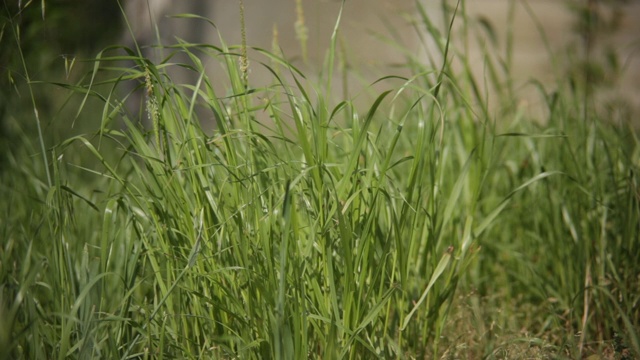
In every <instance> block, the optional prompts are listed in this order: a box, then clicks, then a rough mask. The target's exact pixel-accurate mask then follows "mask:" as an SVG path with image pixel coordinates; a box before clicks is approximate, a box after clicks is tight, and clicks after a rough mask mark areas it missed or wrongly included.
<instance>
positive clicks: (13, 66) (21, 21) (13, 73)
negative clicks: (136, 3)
mask: <svg viewBox="0 0 640 360" xmlns="http://www.w3.org/2000/svg"><path fill="white" fill-rule="evenodd" d="M121 18H122V16H121V14H120V8H119V6H118V2H117V1H113V0H91V1H88V0H46V1H45V0H43V1H37V2H36V1H28V0H25V1H22V0H4V1H3V2H2V3H1V4H0V72H1V73H0V153H2V154H3V155H0V168H2V165H3V162H4V160H5V153H6V151H5V150H9V149H15V148H16V147H17V146H19V144H17V143H16V141H15V140H14V138H15V137H14V135H13V134H15V133H16V130H17V129H16V128H20V129H21V131H24V132H26V133H34V131H35V123H34V122H33V121H31V120H30V119H31V118H32V117H33V106H32V97H34V98H35V99H36V100H37V103H38V111H39V113H40V115H45V114H47V113H50V112H51V111H53V110H54V109H53V108H55V106H53V105H49V103H50V102H51V96H50V95H51V88H50V87H47V86H35V87H32V88H31V89H29V81H34V80H45V81H56V80H58V81H59V80H60V79H61V78H64V77H68V75H69V70H70V69H71V65H74V66H76V67H81V66H82V65H81V64H80V63H81V62H80V61H77V60H76V59H83V58H92V57H94V55H95V53H96V51H98V50H99V49H101V48H103V47H104V46H105V45H107V44H108V43H109V42H112V41H117V39H118V37H119V36H120V34H121V28H122V26H121ZM32 92H33V93H32Z"/></svg>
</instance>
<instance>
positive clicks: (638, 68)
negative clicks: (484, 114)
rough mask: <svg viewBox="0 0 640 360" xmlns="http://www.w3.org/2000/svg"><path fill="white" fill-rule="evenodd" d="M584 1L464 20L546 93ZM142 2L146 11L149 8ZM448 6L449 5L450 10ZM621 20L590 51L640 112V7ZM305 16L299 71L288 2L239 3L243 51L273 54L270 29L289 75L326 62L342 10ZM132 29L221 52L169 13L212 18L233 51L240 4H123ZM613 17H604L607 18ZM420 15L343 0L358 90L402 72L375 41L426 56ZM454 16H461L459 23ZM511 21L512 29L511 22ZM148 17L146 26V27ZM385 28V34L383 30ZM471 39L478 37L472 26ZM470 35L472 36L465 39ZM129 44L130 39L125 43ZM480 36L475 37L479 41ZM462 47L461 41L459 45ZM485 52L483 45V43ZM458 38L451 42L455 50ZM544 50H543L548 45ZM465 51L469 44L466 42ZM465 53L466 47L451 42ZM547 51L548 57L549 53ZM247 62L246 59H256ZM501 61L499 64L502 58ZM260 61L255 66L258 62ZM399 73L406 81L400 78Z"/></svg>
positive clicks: (435, 4) (485, 10) (386, 3)
mask: <svg viewBox="0 0 640 360" xmlns="http://www.w3.org/2000/svg"><path fill="white" fill-rule="evenodd" d="M586 1H587V0H569V1H560V0H557V1H556V0H529V1H527V2H524V1H515V2H514V3H513V4H514V7H513V8H512V10H513V11H512V13H509V4H510V3H511V1H509V0H467V1H466V8H467V14H466V15H467V16H468V18H469V19H472V20H473V21H475V20H479V19H484V20H486V21H487V22H488V23H490V24H491V26H492V27H493V30H494V32H495V34H496V37H497V41H498V44H499V46H498V49H499V50H498V51H495V53H496V54H495V55H496V56H497V57H500V56H503V54H502V52H503V51H504V49H505V41H506V37H507V36H506V34H507V33H508V32H511V33H512V34H513V37H514V41H513V44H514V47H513V50H514V54H513V76H514V78H515V80H516V83H517V84H519V85H522V84H524V83H525V82H526V81H527V80H529V79H536V80H539V81H541V82H542V83H543V84H545V85H548V86H549V87H550V88H551V87H553V81H554V79H556V78H557V75H558V71H560V72H563V71H571V69H567V68H565V67H563V66H565V65H566V64H563V63H562V62H563V60H566V59H567V58H568V57H570V56H572V55H571V52H570V51H569V52H567V46H568V45H569V44H574V50H573V52H574V53H575V54H574V55H575V56H576V57H579V56H581V55H580V54H579V52H580V51H582V50H580V46H579V44H580V38H579V35H578V33H577V32H576V31H575V30H576V19H577V17H576V12H572V11H570V8H571V6H570V5H571V4H573V5H574V6H578V7H579V6H581V5H583V4H586V3H587V2H586ZM614 1H616V0H602V1H599V2H593V3H594V4H595V3H598V4H600V6H601V8H603V9H604V8H607V9H608V8H613V7H611V6H609V7H607V6H604V5H606V4H610V3H612V2H614ZM147 3H148V4H149V6H150V9H147V8H146V6H147ZM422 3H423V4H424V5H425V8H426V10H427V13H428V14H429V16H431V17H432V18H433V19H435V20H436V23H437V25H440V26H442V25H444V20H443V19H442V14H441V11H440V10H441V8H440V6H441V1H440V0H422ZM450 3H451V4H452V5H453V4H455V1H450ZM618 3H619V6H618V7H616V8H617V9H620V10H621V12H620V13H617V14H609V13H607V12H606V11H603V13H604V14H605V15H607V16H609V17H610V18H611V16H617V18H616V19H614V20H613V22H614V23H616V24H617V25H618V28H617V29H614V30H615V31H611V33H610V34H608V35H606V36H601V37H599V38H598V39H596V44H597V49H594V54H595V53H597V51H596V50H598V49H600V50H602V49H604V48H605V47H611V48H613V49H615V50H616V51H617V52H618V54H619V56H620V57H619V63H620V66H622V67H623V69H622V70H625V71H626V73H625V74H624V76H621V77H620V78H619V79H618V80H619V82H618V83H616V86H614V87H613V89H612V91H613V92H615V93H616V94H621V95H623V96H625V97H627V98H629V99H630V102H632V103H633V104H635V106H640V97H639V96H637V95H635V94H638V93H640V43H639V41H640V40H639V39H640V35H638V34H640V22H638V21H637V19H638V18H639V17H640V2H639V1H624V2H623V1H618ZM302 4H303V8H304V21H305V25H306V27H307V29H308V43H307V47H308V56H309V62H308V63H306V64H305V63H303V61H302V49H301V46H300V42H299V40H298V39H297V38H296V31H295V25H296V21H297V20H298V17H297V15H296V1H295V0H268V1H267V0H245V1H244V7H245V16H246V28H247V42H248V44H249V45H250V46H256V47H261V48H265V49H268V50H270V49H271V48H272V41H273V29H274V26H276V27H277V31H278V44H279V46H280V47H281V48H282V50H283V52H284V55H285V57H286V58H287V59H289V60H291V61H292V63H293V64H294V65H296V66H301V67H303V68H304V67H307V68H309V69H312V71H311V73H313V69H316V70H317V69H319V68H320V64H321V63H322V61H323V58H324V55H325V51H326V49H327V47H328V44H329V38H330V36H331V33H332V31H333V26H334V24H335V20H336V18H337V15H338V12H339V10H340V4H341V2H340V1H337V0H302ZM127 12H128V13H129V21H130V23H131V24H132V25H133V28H134V33H135V35H136V37H137V38H138V39H139V41H140V42H142V43H147V44H151V43H154V42H155V35H154V32H153V30H152V26H151V24H153V23H154V22H156V23H157V25H158V30H159V32H160V35H161V38H162V39H161V41H162V42H163V43H165V44H170V43H173V42H174V41H175V40H174V39H175V37H179V38H181V39H184V40H186V41H189V42H197V43H210V44H219V40H218V34H217V33H216V30H215V29H213V28H211V27H210V26H209V25H208V24H206V23H205V22H203V21H196V20H187V19H174V18H169V17H167V16H166V15H168V14H177V13H194V14H198V15H201V16H204V17H207V18H210V19H211V20H212V21H213V22H214V23H215V24H216V26H217V29H218V31H219V32H220V34H221V36H222V38H223V39H224V40H225V41H226V42H227V43H228V44H239V43H240V41H241V37H240V28H241V27H240V15H239V6H238V1H235V0H222V1H208V2H205V1H200V0H182V1H170V0H148V1H134V0H130V1H129V2H127ZM609 12H610V11H609ZM416 15H417V11H416V8H415V2H414V0H348V1H346V5H345V8H344V12H343V18H342V23H341V33H340V34H341V39H342V40H344V44H345V49H346V54H347V60H348V63H349V64H350V66H351V67H352V68H353V69H357V70H358V72H359V73H360V75H362V76H360V77H354V78H353V79H360V80H361V82H362V84H361V85H362V86H364V85H365V84H366V82H367V81H372V80H375V79H376V78H377V77H379V76H382V75H388V74H390V73H391V74H397V73H402V71H401V70H399V69H398V68H397V67H394V66H393V65H394V64H398V63H402V62H403V61H404V60H403V59H404V57H403V54H402V53H401V51H399V50H397V49H394V47H393V46H392V45H390V44H389V43H388V42H385V41H383V40H381V39H380V38H381V37H391V33H394V34H396V35H399V37H400V38H401V40H402V43H403V44H404V45H405V46H407V47H408V48H409V49H410V51H414V52H415V53H420V52H424V47H423V46H421V45H419V38H418V36H417V35H416V33H415V30H414V29H413V28H412V26H411V24H410V23H409V19H410V18H411V17H415V16H416ZM461 15H462V14H460V15H459V16H461ZM511 16H512V19H513V21H510V17H511ZM151 18H153V21H151V20H150V19H151ZM389 29H391V30H389ZM540 29H543V30H544V32H545V36H546V39H545V38H544V37H543V36H541V34H540ZM472 31H473V32H477V33H479V32H480V30H479V27H475V28H474V29H473V30H472ZM473 35H474V34H473V33H472V36H473ZM126 36H128V35H126ZM481 37H482V36H481ZM458 39H459V38H458ZM485 40H486V42H485V44H484V46H489V45H488V44H489V41H488V40H487V39H486V37H485ZM455 41H456V38H455V37H454V42H455ZM545 41H548V43H545ZM470 43H471V42H470ZM455 45H456V46H459V47H462V46H464V45H465V44H462V43H460V42H458V43H455ZM482 46H483V45H482V44H481V45H477V44H475V45H474V44H473V43H471V45H470V47H469V49H470V54H471V63H472V64H473V67H474V71H475V72H476V74H478V76H479V77H480V78H482V77H483V73H484V71H485V68H484V66H483V63H484V59H483V50H484V49H483V47H482ZM547 46H548V48H547ZM547 49H550V50H551V51H552V53H553V54H554V56H555V57H556V60H557V61H558V63H556V64H555V65H554V64H553V63H552V62H551V60H550V58H549V54H548V51H547ZM256 56H257V55H256V54H252V57H254V58H255V57H256ZM503 57H504V56H503ZM257 60H258V61H259V60H260V59H259V58H257ZM256 63H257V61H254V62H253V63H252V71H253V72H252V74H251V75H250V76H251V77H252V81H253V83H254V85H256V84H257V85H261V84H263V82H264V81H266V80H265V79H266V76H265V77H263V75H260V69H259V65H257V64H256ZM212 67H213V68H214V69H212V70H211V71H212V72H211V73H212V74H214V75H213V76H214V77H216V76H223V75H220V74H219V73H216V71H218V66H217V65H215V64H214V65H212ZM405 74H406V73H405ZM516 89H517V90H518V92H519V93H518V94H519V95H521V96H523V97H524V98H525V99H528V100H527V101H526V102H525V103H524V104H525V105H526V106H531V107H536V106H540V101H541V100H540V98H539V96H537V95H536V94H535V91H534V90H533V89H531V88H530V87H522V86H519V87H516Z"/></svg>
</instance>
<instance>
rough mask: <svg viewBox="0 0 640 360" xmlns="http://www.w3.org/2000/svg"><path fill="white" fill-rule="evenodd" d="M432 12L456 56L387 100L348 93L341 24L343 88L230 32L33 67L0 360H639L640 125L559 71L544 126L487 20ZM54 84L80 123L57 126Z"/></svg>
mask: <svg viewBox="0 0 640 360" xmlns="http://www.w3.org/2000/svg"><path fill="white" fill-rule="evenodd" d="M454 5H455V4H454ZM419 9H420V10H422V11H418V12H417V18H416V25H415V26H416V30H417V31H419V32H420V33H421V34H423V36H424V37H425V40H424V41H425V43H427V42H430V41H431V40H433V43H434V44H436V45H435V49H434V52H432V53H431V56H430V57H428V58H426V59H425V58H419V57H417V56H416V55H415V54H416V53H417V51H413V50H409V51H407V62H406V66H405V68H404V69H403V71H405V72H406V71H408V72H409V73H410V74H411V76H409V77H406V76H392V75H393V74H384V76H381V78H380V80H379V81H377V82H376V84H375V88H376V89H378V88H383V89H386V90H381V91H380V92H378V93H373V95H372V97H371V100H370V101H369V102H368V105H367V106H365V107H359V106H357V105H356V104H355V102H354V100H353V98H351V97H349V96H350V95H349V94H347V97H345V98H342V95H343V93H342V91H341V90H335V89H336V88H339V87H340V86H339V85H337V84H335V83H334V84H332V82H335V81H337V80H335V79H336V78H338V77H339V74H340V73H341V72H342V71H343V70H344V69H343V68H341V66H340V62H338V61H337V60H336V59H337V58H339V56H340V52H339V47H338V46H336V42H337V39H338V36H337V32H336V33H334V36H333V37H332V46H331V48H330V49H328V51H327V61H326V65H325V66H324V68H323V71H322V75H321V76H320V80H318V81H316V80H308V79H307V78H311V77H308V76H306V75H305V74H303V73H301V72H299V71H298V70H297V69H296V68H295V67H293V66H292V65H291V64H290V63H289V62H287V61H286V60H285V59H283V58H282V57H281V56H280V55H278V54H276V53H270V52H267V51H265V50H260V52H261V54H262V55H263V56H264V58H265V59H266V61H264V63H262V64H261V63H259V62H257V61H251V62H248V63H247V61H246V58H245V54H246V48H244V47H243V46H242V45H239V46H229V47H227V46H226V45H224V43H223V45H222V46H220V47H216V46H207V45H195V44H188V43H176V44H171V45H169V44H167V45H166V46H165V48H164V49H162V51H163V52H164V53H165V55H166V57H165V58H164V60H163V61H160V62H153V61H151V60H149V59H146V58H144V57H142V56H141V55H140V52H139V50H136V49H122V48H120V47H112V48H108V49H106V50H104V51H102V52H100V53H99V55H98V56H97V57H96V58H95V59H94V60H93V61H89V62H88V63H85V64H84V66H85V68H86V69H87V73H86V75H85V76H82V77H81V78H80V79H78V80H77V82H71V83H64V84H62V83H60V84H53V83H48V84H42V83H39V82H38V81H37V80H38V79H35V78H32V77H30V76H29V73H30V69H29V68H28V66H26V65H25V66H24V67H23V69H21V71H22V75H23V77H22V79H24V81H23V83H21V85H20V86H22V87H21V89H22V92H21V94H22V96H23V97H25V98H26V99H27V100H28V102H29V103H30V104H31V108H28V109H27V110H28V111H27V110H25V111H23V112H19V113H15V114H11V113H9V114H6V115H5V118H4V119H3V121H4V122H5V125H6V127H7V128H10V129H11V131H12V134H14V136H17V137H18V138H19V144H20V146H11V147H9V146H5V149H4V152H5V155H4V158H3V159H4V160H3V165H2V170H1V172H0V177H1V178H2V182H1V183H0V197H1V198H2V199H3V200H2V201H1V202H0V238H1V239H2V241H1V246H0V319H1V320H0V358H5V359H14V358H16V359H17V358H27V359H45V358H59V359H62V358H79V359H87V358H107V359H109V358H122V359H125V358H144V359H146V358H214V359H232V358H239V359H259V358H264V359H304V358H312V359H321V358H322V359H341V358H347V359H373V358H404V359H423V358H445V359H467V358H468V359H480V358H488V359H492V358H499V359H525V358H527V359H530V358H569V359H579V358H588V359H591V360H595V359H633V358H637V357H639V356H640V340H639V335H640V304H639V302H640V292H639V291H638V289H640V242H639V240H638V239H639V232H640V185H639V181H640V179H639V178H638V177H639V176H640V173H639V171H640V148H639V147H638V133H637V132H636V131H635V130H634V126H633V125H634V124H633V123H632V122H631V119H633V118H634V117H633V116H636V118H635V119H636V120H637V114H635V115H633V114H630V113H625V112H624V111H617V110H620V108H616V107H612V106H611V105H609V103H604V102H600V101H599V99H600V98H599V97H598V96H597V95H598V88H597V87H595V86H592V84H591V83H590V81H589V76H588V75H585V76H583V77H580V76H576V75H575V72H573V73H567V72H561V71H559V73H560V74H564V75H559V76H558V79H557V82H556V83H555V84H552V85H548V84H540V83H535V82H532V83H530V84H528V85H527V86H533V87H536V88H537V89H539V96H540V99H541V102H542V104H543V106H542V107H543V112H542V113H544V114H546V117H545V118H543V119H540V118H532V117H531V116H530V114H527V113H526V112H524V111H523V110H522V108H521V107H519V106H518V104H519V101H520V99H518V98H517V96H516V91H515V90H514V84H513V83H512V82H511V81H510V80H511V74H510V70H509V69H510V65H509V61H508V55H507V56H505V57H504V58H502V61H493V60H491V59H495V58H500V56H499V54H498V55H496V54H495V53H492V56H487V59H488V60H487V65H486V66H485V69H486V73H485V74H475V73H472V72H471V70H470V68H471V67H470V64H469V63H468V57H467V56H466V53H465V52H464V51H463V49H464V47H461V46H458V44H462V43H464V42H465V41H474V40H475V37H474V36H472V35H470V34H474V33H476V32H479V31H482V27H481V26H480V25H478V24H476V23H474V22H473V21H472V20H471V19H468V18H466V17H465V16H464V13H463V12H462V9H460V8H459V9H457V12H456V9H455V8H453V7H449V6H444V16H445V18H446V19H447V21H446V22H445V23H446V25H445V26H444V27H442V28H440V27H437V26H436V25H435V24H436V22H434V20H433V19H430V18H429V16H428V14H427V13H426V12H425V11H424V9H422V8H419ZM185 21H203V20H202V19H196V18H191V19H185ZM338 21H339V19H338ZM450 24H451V26H449V25H450ZM457 24H461V25H462V26H458V25H457ZM485 26H486V24H485ZM453 28H456V29H458V30H457V31H456V32H455V34H457V35H456V36H457V37H452V36H450V35H451V33H452V32H453V30H452V29H453ZM427 38H428V39H427ZM429 39H431V40H429ZM399 45H400V44H399ZM256 51H257V50H256ZM490 52H491V49H488V50H487V54H489V53H490ZM174 53H179V54H180V56H181V57H180V59H188V61H184V62H183V61H180V62H179V63H177V62H174V59H176V58H178V57H173V54H174ZM202 56H204V57H208V58H209V59H215V60H216V61H218V62H219V64H220V66H222V67H223V68H224V69H226V75H227V76H226V78H225V79H224V81H223V86H224V88H225V92H224V93H221V92H220V91H218V90H217V86H219V84H220V83H219V82H220V81H221V80H220V79H217V80H216V81H217V83H216V84H213V83H212V79H210V78H209V77H208V76H207V73H206V71H205V67H204V65H203V62H202V60H201V57H202ZM454 60H455V61H454ZM125 61H127V62H130V63H131V64H134V65H131V66H129V65H123V64H125ZM23 64H26V63H25V62H23ZM77 66H80V65H77ZM251 67H256V68H257V67H260V68H261V69H263V70H264V71H267V72H269V73H270V74H271V77H272V85H271V86H268V87H264V88H253V87H252V85H251V74H249V73H248V72H247V71H248V69H250V68H251ZM175 68H180V69H182V70H183V71H185V69H186V71H188V72H190V73H191V74H192V75H193V76H194V78H196V79H197V81H195V82H194V83H188V84H179V83H176V82H174V81H172V75H171V74H172V71H173V69H175ZM334 75H335V76H334ZM314 78H315V77H314ZM127 82H129V83H131V82H133V83H135V84H138V88H137V90H136V93H138V94H143V96H142V98H143V100H142V101H140V104H141V105H142V106H141V108H140V110H139V111H138V112H136V111H135V110H132V109H131V108H130V107H127V106H125V103H126V102H131V101H134V99H135V95H134V92H126V91H123V89H126V88H127V87H126V86H124V85H125V83H127ZM39 89H46V90H45V91H44V92H45V93H46V92H51V93H52V94H56V95H55V98H56V99H59V103H57V105H55V106H57V107H58V108H61V109H63V110H60V111H59V112H58V113H56V114H58V115H56V118H57V119H58V120H57V122H58V124H57V125H56V126H61V127H67V128H69V129H70V128H71V124H70V123H71V122H72V120H73V121H77V122H78V123H79V125H78V127H74V128H73V129H72V130H69V132H68V133H67V134H70V133H72V135H67V136H66V137H64V138H62V139H57V138H56V136H54V135H52V134H51V133H49V132H48V130H47V129H52V128H53V127H51V126H42V124H44V123H46V119H43V118H41V117H40V115H39V112H38V107H39V106H41V105H40V104H41V102H42V101H43V100H42V99H41V98H40V95H39V94H41V93H43V90H39ZM52 89H54V90H52ZM372 89H373V88H372ZM372 91H374V90H372ZM375 91H377V90H375ZM338 94H340V95H338ZM487 94H492V95H491V96H489V95H487ZM52 96H53V95H52ZM495 99H499V101H497V100H495ZM34 110H35V111H34ZM34 114H35V115H34ZM61 114H68V116H67V117H66V118H65V116H63V115H61ZM18 115H19V116H18ZM206 118H213V119H215V120H216V127H215V129H208V128H205V127H203V126H202V125H201V122H202V120H205V119H206ZM60 119H65V120H60ZM74 119H75V120H74ZM29 124H36V125H37V126H35V125H34V126H31V125H29ZM28 128H29V129H31V128H33V129H35V130H34V131H28V130H27V129H28ZM78 128H82V129H89V130H86V131H84V130H83V131H79V130H77V129H78Z"/></svg>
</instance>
